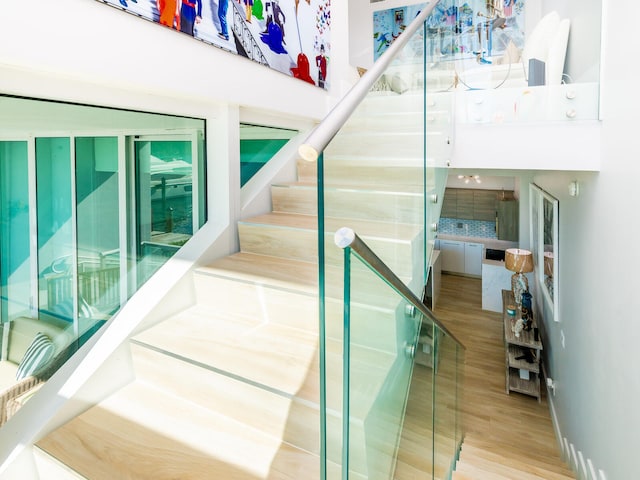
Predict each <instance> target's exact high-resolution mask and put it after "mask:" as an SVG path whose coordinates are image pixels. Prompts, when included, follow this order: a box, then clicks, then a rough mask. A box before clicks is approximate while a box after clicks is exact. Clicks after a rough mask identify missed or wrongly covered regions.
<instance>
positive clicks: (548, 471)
mask: <svg viewBox="0 0 640 480" xmlns="http://www.w3.org/2000/svg"><path fill="white" fill-rule="evenodd" d="M523 441H526V439H523ZM452 478H453V480H513V479H518V480H574V479H575V478H576V477H575V474H574V473H573V472H572V471H571V470H570V469H569V468H568V467H567V466H565V465H564V464H563V463H562V461H561V460H560V459H559V458H558V457H557V456H551V457H541V456H535V455H533V454H531V455H527V454H524V455H523V454H522V452H521V451H519V450H515V451H514V449H513V448H510V446H509V445H506V444H505V445H496V442H495V441H491V442H487V441H486V440H483V439H482V438H479V437H475V436H468V437H466V438H465V440H464V443H463V444H462V449H461V452H460V458H459V460H458V462H457V465H456V470H455V471H454V472H453V477H452Z"/></svg>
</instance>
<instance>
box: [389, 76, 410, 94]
mask: <svg viewBox="0 0 640 480" xmlns="http://www.w3.org/2000/svg"><path fill="white" fill-rule="evenodd" d="M409 76H410V75H409V74H407V73H404V74H400V73H396V74H393V75H386V77H387V82H388V83H389V86H390V87H391V90H392V91H393V92H396V93H404V92H406V91H407V90H409V85H410V84H411V82H410V79H409V78H408V77H409Z"/></svg>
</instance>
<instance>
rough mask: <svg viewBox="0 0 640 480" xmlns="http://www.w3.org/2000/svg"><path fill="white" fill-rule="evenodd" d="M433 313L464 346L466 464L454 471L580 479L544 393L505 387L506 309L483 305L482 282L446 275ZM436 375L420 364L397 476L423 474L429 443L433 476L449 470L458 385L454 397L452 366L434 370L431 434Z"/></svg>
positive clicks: (442, 475)
mask: <svg viewBox="0 0 640 480" xmlns="http://www.w3.org/2000/svg"><path fill="white" fill-rule="evenodd" d="M435 313H436V315H437V316H438V318H439V319H440V320H441V321H442V322H443V323H444V324H445V325H447V327H448V328H449V329H450V330H451V332H452V333H453V334H454V335H455V336H456V337H458V338H459V339H460V341H461V342H462V343H463V344H464V345H465V347H466V351H465V362H464V368H463V370H464V390H463V395H462V400H461V402H462V412H463V422H464V443H463V448H462V457H461V460H464V462H461V463H465V464H464V465H461V463H459V464H458V470H459V471H458V472H456V474H455V475H454V478H461V479H462V478H473V479H484V478H486V479H501V478H511V479H513V478H518V479H530V478H544V479H552V478H575V476H573V474H572V472H571V471H570V470H569V469H568V467H566V466H565V465H564V464H563V462H562V460H561V459H560V456H559V452H558V446H557V442H556V439H555V436H554V433H553V427H552V424H551V418H550V415H549V408H548V404H547V401H546V397H544V395H543V398H542V403H538V402H537V400H536V399H535V398H534V397H529V396H525V395H520V394H518V393H511V395H507V394H506V392H505V378H504V375H505V373H504V344H503V339H502V324H501V315H500V314H498V313H493V312H488V311H483V310H482V306H481V281H480V280H479V279H472V278H466V277H460V276H454V275H443V276H442V290H441V297H440V299H439V301H438V307H437V309H436V310H435ZM444 354H445V355H446V354H447V353H446V352H445V353H444ZM449 355H451V354H450V353H449ZM441 365H443V363H442V362H441ZM431 374H432V372H431V370H430V369H428V368H427V367H421V366H419V365H416V369H415V371H414V379H413V383H412V387H411V388H412V391H411V393H410V397H409V401H408V405H407V417H406V419H405V426H404V433H403V438H402V440H401V444H400V454H399V457H398V463H397V467H396V476H395V478H396V480H411V479H416V478H425V477H424V475H425V472H428V471H429V470H430V469H431V468H432V461H431V460H432V459H431V458H429V456H428V455H426V452H428V451H429V449H430V447H431V443H432V442H435V447H436V448H435V450H436V455H435V458H434V460H435V462H434V466H433V469H434V472H435V474H436V475H435V477H434V478H445V477H446V474H447V470H448V467H449V465H448V461H449V460H448V458H447V456H446V455H442V456H440V455H439V453H440V452H442V453H443V454H447V453H449V452H450V448H453V447H452V444H454V443H455V439H454V438H452V436H451V435H447V434H446V430H443V427H446V425H443V423H444V424H446V423H447V422H449V427H451V424H450V423H451V421H452V419H451V417H452V412H451V410H450V409H451V408H452V407H453V404H452V402H453V398H454V396H453V395H452V393H453V391H451V392H450V393H451V394H450V396H449V398H447V392H446V389H447V378H448V377H450V376H451V372H448V373H447V372H441V371H438V374H437V376H438V377H440V376H444V377H445V379H437V380H436V409H435V410H436V411H435V414H436V419H437V421H436V429H437V430H436V434H435V435H434V436H433V440H432V437H431V435H432V434H431V430H430V415H426V413H427V412H426V410H428V409H430V407H426V406H425V405H430V395H431ZM443 389H444V390H445V391H443ZM447 402H448V405H447ZM443 407H444V408H443ZM440 417H444V418H440ZM439 426H440V427H439ZM489 464H491V466H487V465H489ZM461 471H463V472H465V473H462V472H461Z"/></svg>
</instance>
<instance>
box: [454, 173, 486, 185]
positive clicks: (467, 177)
mask: <svg viewBox="0 0 640 480" xmlns="http://www.w3.org/2000/svg"><path fill="white" fill-rule="evenodd" d="M458 180H464V183H467V184H468V183H469V182H470V181H471V180H474V181H475V182H476V183H482V180H480V175H458Z"/></svg>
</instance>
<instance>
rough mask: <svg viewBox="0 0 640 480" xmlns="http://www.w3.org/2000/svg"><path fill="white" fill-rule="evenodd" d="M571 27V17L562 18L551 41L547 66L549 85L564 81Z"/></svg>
mask: <svg viewBox="0 0 640 480" xmlns="http://www.w3.org/2000/svg"><path fill="white" fill-rule="evenodd" d="M570 27H571V21H570V20H569V19H565V20H562V21H561V22H560V25H559V26H558V30H557V32H556V35H555V37H554V38H553V40H552V41H551V46H550V47H549V53H548V55H547V62H546V63H547V65H546V68H545V71H546V74H547V85H560V84H561V83H562V74H563V72H564V60H565V57H566V55H567V43H568V42H569V29H570Z"/></svg>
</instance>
